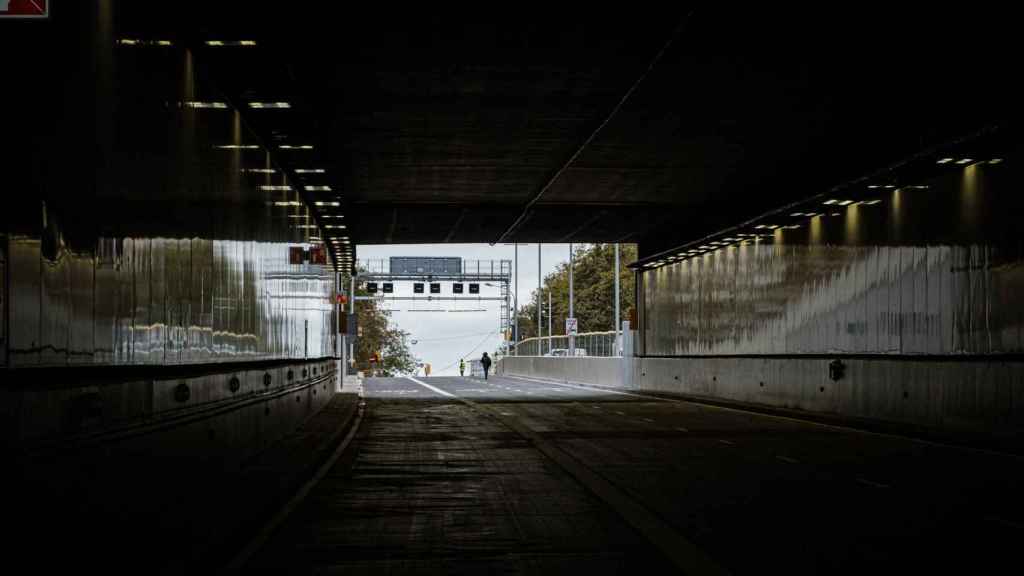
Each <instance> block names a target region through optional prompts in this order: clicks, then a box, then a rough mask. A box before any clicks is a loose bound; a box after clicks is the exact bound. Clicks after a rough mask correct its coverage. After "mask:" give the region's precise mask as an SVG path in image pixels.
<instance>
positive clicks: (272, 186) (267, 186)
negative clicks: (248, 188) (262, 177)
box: [258, 184, 292, 190]
mask: <svg viewBox="0 0 1024 576" xmlns="http://www.w3.org/2000/svg"><path fill="white" fill-rule="evenodd" d="M258 188H259V189H260V190H291V189H292V187H291V186H289V185H287V184H261V185H260V186H258Z"/></svg>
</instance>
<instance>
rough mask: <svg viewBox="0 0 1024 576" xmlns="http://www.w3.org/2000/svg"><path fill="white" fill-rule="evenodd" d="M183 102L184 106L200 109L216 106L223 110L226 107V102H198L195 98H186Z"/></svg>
mask: <svg viewBox="0 0 1024 576" xmlns="http://www.w3.org/2000/svg"><path fill="white" fill-rule="evenodd" d="M184 104H185V107H186V108H196V109H200V108H216V109H218V110H223V109H225V108H227V107H228V105H227V103H226V102H199V101H196V100H188V101H186V102H184Z"/></svg>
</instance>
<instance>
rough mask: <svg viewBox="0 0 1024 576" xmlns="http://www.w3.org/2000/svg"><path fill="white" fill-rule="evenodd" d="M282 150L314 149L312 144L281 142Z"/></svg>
mask: <svg viewBox="0 0 1024 576" xmlns="http://www.w3.org/2000/svg"><path fill="white" fill-rule="evenodd" d="M278 148H280V149H281V150H312V149H313V145H312V144H281V145H280V146H278Z"/></svg>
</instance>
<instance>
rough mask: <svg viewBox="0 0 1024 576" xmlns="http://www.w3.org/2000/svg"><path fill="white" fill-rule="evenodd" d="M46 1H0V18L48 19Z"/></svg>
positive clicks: (48, 4)
mask: <svg viewBox="0 0 1024 576" xmlns="http://www.w3.org/2000/svg"><path fill="white" fill-rule="evenodd" d="M49 16H50V3H49V1H48V0H0V18H49Z"/></svg>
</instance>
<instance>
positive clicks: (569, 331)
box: [565, 318, 578, 336]
mask: <svg viewBox="0 0 1024 576" xmlns="http://www.w3.org/2000/svg"><path fill="white" fill-rule="evenodd" d="M577 326H578V325H577V324H576V319H575V318H566V319H565V333H566V335H569V336H575V335H576V328H577Z"/></svg>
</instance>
